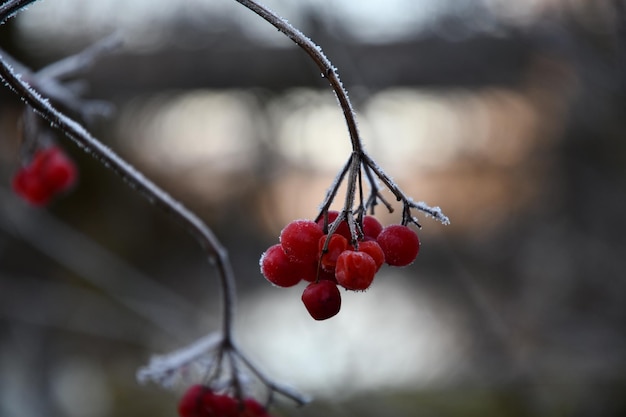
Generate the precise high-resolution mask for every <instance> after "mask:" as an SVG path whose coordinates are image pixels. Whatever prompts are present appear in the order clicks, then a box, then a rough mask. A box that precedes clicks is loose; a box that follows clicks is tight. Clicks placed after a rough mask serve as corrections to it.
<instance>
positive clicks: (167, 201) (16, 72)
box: [0, 0, 306, 404]
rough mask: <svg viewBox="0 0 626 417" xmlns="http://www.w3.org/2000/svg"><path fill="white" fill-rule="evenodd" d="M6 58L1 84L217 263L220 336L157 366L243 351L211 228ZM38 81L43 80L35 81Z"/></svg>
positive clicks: (230, 279)
mask: <svg viewBox="0 0 626 417" xmlns="http://www.w3.org/2000/svg"><path fill="white" fill-rule="evenodd" d="M34 1H35V0H26V1H25V0H9V1H6V2H4V3H3V4H2V5H0V22H2V23H4V22H5V21H6V20H7V19H9V18H10V17H12V16H14V15H15V14H16V13H17V12H19V11H20V10H22V9H23V8H24V7H25V6H27V5H28V4H31V3H33V2H34ZM101 49H102V48H100V47H95V48H93V49H91V50H89V53H88V54H93V55H97V54H95V53H94V52H98V53H99V51H100V50H101ZM103 49H106V48H103ZM82 58H83V56H80V55H79V56H78V58H76V57H74V59H69V60H68V61H66V62H65V63H63V65H58V66H54V67H52V68H48V69H47V70H46V71H44V73H43V74H44V77H45V76H46V74H52V75H55V76H58V75H62V74H68V73H71V72H72V71H73V70H75V69H76V70H77V69H80V68H82V67H84V63H85V61H84V60H83V59H82ZM8 59H10V58H8V56H7V54H6V53H0V78H2V80H3V82H4V83H5V85H6V86H7V87H9V89H11V90H12V91H13V92H15V93H16V94H17V95H18V96H19V97H20V98H21V99H22V101H24V103H26V104H27V105H28V106H30V107H31V108H32V109H33V110H34V111H35V112H36V113H37V114H38V115H40V116H41V117H43V118H44V119H45V120H47V121H48V122H49V123H50V124H51V125H52V126H54V127H55V128H56V129H58V130H59V131H61V132H62V133H63V134H64V135H65V136H66V137H67V138H69V139H70V140H71V141H73V142H74V143H75V144H76V145H77V146H79V147H80V148H82V149H83V150H85V152H87V153H88V154H90V155H91V156H93V157H94V158H96V160H98V161H100V162H101V163H102V164H103V165H104V166H105V167H107V168H109V169H111V170H112V171H113V172H114V173H116V174H117V175H118V176H120V177H121V178H122V179H123V180H124V181H125V182H126V183H127V184H129V185H130V186H131V187H132V188H133V189H135V190H137V191H139V192H140V193H141V194H142V195H143V196H144V197H146V198H147V199H148V201H150V202H151V203H152V204H154V205H156V206H157V207H159V208H160V209H162V210H163V211H164V212H166V213H167V214H169V215H170V216H171V217H172V218H174V219H175V220H176V221H178V222H179V223H181V224H182V225H183V227H185V228H186V229H187V230H188V231H189V232H190V233H191V234H192V235H193V236H194V237H195V238H196V240H197V241H198V243H199V244H200V246H201V247H202V248H203V249H204V250H205V252H206V253H207V256H208V257H209V259H210V260H211V261H212V264H213V265H214V266H215V267H216V269H217V272H218V277H219V282H220V285H221V289H222V328H221V330H220V332H219V340H218V341H217V342H215V343H217V346H216V347H215V346H213V343H214V342H213V340H214V339H213V338H212V337H207V338H204V339H201V340H200V341H199V342H198V343H196V344H192V345H191V346H190V347H188V348H183V349H182V350H180V351H177V352H176V353H175V354H173V355H172V356H163V357H161V360H159V359H157V360H156V362H154V363H156V364H157V365H156V368H157V369H158V368H159V367H160V368H161V369H162V370H161V373H162V372H166V371H165V370H164V369H165V368H168V367H169V368H172V367H176V366H177V365H181V363H185V361H184V360H181V358H187V359H188V360H189V361H192V360H193V359H195V358H196V357H199V356H202V355H203V354H204V353H202V354H201V352H202V351H206V350H211V349H212V348H216V349H217V351H218V352H220V354H219V357H220V358H222V357H223V354H224V353H226V354H228V355H232V356H233V357H241V356H240V355H241V353H240V349H239V347H238V346H237V345H236V344H235V340H234V329H233V327H234V322H233V320H234V314H235V303H236V291H235V278H234V273H233V269H232V265H231V263H230V260H229V257H228V252H227V251H226V249H225V248H224V247H223V246H222V244H221V243H220V241H219V240H218V239H217V237H216V236H215V235H214V233H213V232H212V230H211V229H209V228H208V227H207V226H206V224H204V222H203V221H202V220H201V219H200V218H199V217H198V216H197V215H196V214H194V213H193V212H191V211H190V210H189V209H187V208H186V207H185V206H184V205H183V204H182V203H180V202H179V201H177V200H176V199H174V198H173V197H171V196H170V195H169V194H168V193H167V192H165V191H164V190H163V189H162V188H160V187H159V186H158V185H156V184H155V183H153V182H152V181H151V180H149V179H148V178H146V177H145V176H144V175H143V174H142V173H140V172H139V171H137V170H136V169H135V168H134V167H133V166H132V165H130V164H129V163H128V162H127V161H126V160H124V159H122V158H121V157H120V156H119V155H117V154H116V153H115V152H113V151H112V150H111V149H109V148H108V147H106V146H105V145H104V144H103V143H102V142H101V141H99V140H98V139H97V138H96V137H94V136H93V135H91V134H90V133H89V132H88V131H87V130H86V129H85V128H84V127H83V126H82V125H81V124H80V123H78V122H76V121H75V120H73V119H72V118H71V117H69V116H67V115H66V114H64V113H63V112H61V111H59V110H58V109H57V107H56V105H55V104H54V103H53V101H51V97H46V98H44V96H42V94H45V91H47V92H50V91H52V92H53V94H54V91H58V90H55V89H54V88H48V90H46V88H45V86H44V88H43V90H44V91H37V86H36V85H34V84H33V83H32V81H31V80H32V79H33V77H32V73H29V72H28V70H27V69H26V68H25V67H24V66H23V65H21V64H19V63H18V62H16V61H15V60H12V63H9V62H8ZM20 71H23V72H24V73H23V74H21V73H20ZM34 79H36V77H34ZM29 81H31V82H29ZM39 87H42V86H41V85H39ZM60 101H63V100H60ZM209 342H211V343H209ZM185 352H186V353H185ZM205 353H210V352H205ZM244 358H245V357H244ZM242 361H244V362H245V363H248V367H249V368H251V369H252V370H253V371H254V373H255V374H256V375H257V376H259V375H263V374H259V371H258V368H256V367H253V366H250V364H249V362H248V361H247V360H244V359H242ZM159 364H160V365H159ZM235 366H236V365H235V364H234V363H232V365H231V368H232V369H234V368H235ZM150 369H153V368H151V367H148V368H145V369H144V372H143V373H142V374H141V375H143V376H144V377H146V378H147V377H148V376H150V375H152V376H154V377H155V378H156V376H157V375H158V374H159V372H157V371H150ZM240 377H241V376H240V375H239V373H238V372H235V373H234V375H233V378H240ZM261 380H262V382H263V383H265V384H266V385H267V386H268V388H269V389H270V391H272V392H273V391H275V392H278V393H280V394H284V395H285V396H287V397H288V398H291V399H292V400H293V401H295V402H296V403H298V404H303V403H305V402H306V399H305V398H304V397H303V396H301V395H300V394H298V393H297V392H295V391H292V390H289V389H282V387H281V385H279V384H276V383H273V382H270V381H271V380H270V379H269V378H268V377H265V376H264V375H263V378H261ZM235 384H236V385H240V381H239V380H237V381H235Z"/></svg>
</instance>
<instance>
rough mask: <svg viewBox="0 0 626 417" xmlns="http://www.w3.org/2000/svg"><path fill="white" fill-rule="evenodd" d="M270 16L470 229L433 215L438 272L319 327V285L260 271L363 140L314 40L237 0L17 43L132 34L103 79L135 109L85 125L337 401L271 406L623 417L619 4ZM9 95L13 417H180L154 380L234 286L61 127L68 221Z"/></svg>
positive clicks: (31, 47)
mask: <svg viewBox="0 0 626 417" xmlns="http://www.w3.org/2000/svg"><path fill="white" fill-rule="evenodd" d="M265 3H267V5H268V6H270V7H272V8H273V9H275V10H276V11H277V12H279V13H280V14H281V15H283V16H284V17H285V18H287V19H288V20H289V21H290V22H291V23H293V24H294V25H296V26H297V27H298V28H300V29H301V30H302V31H304V32H305V33H306V34H307V35H308V36H310V37H311V38H312V39H313V40H315V41H316V42H317V43H318V44H320V45H321V46H322V48H323V49H324V51H325V52H326V54H327V56H328V57H329V58H330V59H331V60H332V61H333V63H334V64H335V66H336V67H338V69H339V72H340V75H341V77H342V80H343V81H344V84H345V85H346V87H347V88H348V89H349V91H350V95H351V98H352V99H353V101H354V103H355V106H356V108H357V113H358V119H359V124H360V128H361V131H362V134H363V136H364V140H365V142H366V147H367V149H368V150H369V152H370V154H371V155H372V156H373V157H374V159H376V160H377V161H378V163H379V164H380V165H381V166H382V167H383V168H384V169H385V170H386V171H387V172H388V173H389V174H390V175H392V176H393V178H394V179H395V180H396V181H397V183H398V184H399V185H400V186H401V188H402V189H403V190H404V191H405V192H406V193H407V194H409V195H411V196H413V198H414V199H415V200H418V201H419V200H424V201H426V202H427V203H429V204H431V205H437V206H441V207H442V209H443V210H444V212H445V213H446V214H447V215H448V216H449V217H450V219H451V222H452V223H451V224H450V225H449V226H443V225H441V224H439V223H437V222H435V221H433V220H432V219H428V218H424V217H422V223H423V226H424V227H423V228H422V230H421V232H420V236H421V239H422V249H421V253H420V255H419V258H418V261H417V262H416V263H415V264H413V265H411V266H410V267H407V268H404V269H391V268H384V269H383V270H382V271H381V272H380V274H379V276H378V277H377V279H376V281H375V283H374V285H373V287H372V288H371V289H370V290H368V291H367V292H365V293H356V294H352V293H345V297H344V303H343V308H342V311H341V313H340V314H339V315H338V316H337V317H335V318H333V319H331V320H328V321H325V322H319V323H318V322H314V321H313V320H312V319H311V318H310V317H309V316H308V314H307V313H306V311H305V310H304V308H303V307H302V305H301V302H300V293H301V291H302V288H303V286H298V287H296V288H291V289H278V288H274V287H272V286H271V285H269V284H268V283H267V282H266V281H265V280H264V279H263V278H262V276H261V275H260V273H259V271H258V259H259V256H260V254H261V253H262V252H263V251H264V250H265V249H266V248H267V247H268V246H269V245H271V244H273V243H274V242H276V240H277V237H278V234H279V232H280V229H281V228H282V226H283V225H284V224H286V223H287V222H289V221H290V220H292V219H295V218H312V217H314V216H315V215H316V214H317V211H318V205H319V204H320V203H321V201H322V199H323V197H324V195H325V190H326V188H327V187H328V186H329V185H330V182H331V181H332V178H333V177H334V175H335V173H336V172H337V170H339V169H340V168H341V166H342V165H343V163H344V161H345V160H346V159H347V157H348V155H349V152H350V148H349V140H348V136H347V131H346V129H345V124H344V122H343V120H342V116H341V112H340V110H339V108H338V107H337V105H336V101H335V98H334V96H333V94H332V91H331V90H330V88H329V87H328V86H327V84H326V81H325V80H324V79H323V78H322V77H321V76H320V74H319V71H318V70H317V68H316V67H315V66H314V65H313V64H312V63H311V62H310V61H309V60H308V58H307V57H306V55H305V54H304V53H303V52H302V51H301V50H299V49H298V48H297V47H295V46H294V45H292V44H291V43H290V42H289V41H288V40H287V39H286V38H284V37H282V36H281V35H280V34H279V33H277V32H276V30H275V29H273V28H272V27H270V26H269V25H268V24H267V23H265V22H264V21H262V20H261V19H260V18H258V17H256V16H255V15H253V14H252V13H251V12H249V11H248V10H246V9H244V8H243V7H241V6H240V5H238V4H236V3H235V2H232V1H226V0H220V1H217V0H216V1H208V0H204V1H200V0H186V1H184V2H171V1H156V0H133V1H132V2H127V1H122V0H100V1H97V2H96V1H92V2H85V1H80V0H48V1H45V2H38V3H36V4H34V5H33V6H31V7H30V8H29V10H27V11H26V12H24V13H22V14H20V15H19V16H18V17H17V18H16V19H13V20H11V21H10V22H9V23H8V24H5V25H4V26H3V27H2V28H0V29H1V30H0V42H1V44H2V47H3V48H4V49H5V50H7V51H9V52H10V53H11V54H12V55H13V56H14V57H16V58H17V59H19V60H20V61H22V62H23V63H24V64H26V65H28V66H29V67H31V68H33V69H37V68H41V67H42V66H44V65H46V64H48V63H50V62H53V61H55V60H58V59H60V58H62V57H64V56H67V55H69V54H72V53H75V52H77V51H79V50H80V49H82V48H84V47H85V46H87V45H89V44H90V43H92V42H94V41H96V40H98V39H101V38H102V37H104V36H107V35H109V34H111V33H117V34H118V35H119V36H121V38H122V39H123V40H124V43H123V46H122V47H121V48H120V49H119V50H117V51H116V52H115V53H112V54H110V55H108V56H106V57H103V58H102V59H100V60H99V61H98V62H97V63H96V65H95V66H94V67H93V68H92V69H90V70H89V71H88V72H87V73H86V74H85V76H84V80H86V81H87V82H88V83H89V86H90V90H89V94H88V96H89V97H91V98H95V99H103V100H106V101H108V102H110V103H112V104H114V105H115V107H116V112H115V113H114V115H113V116H111V117H109V118H101V119H97V120H94V121H93V122H91V123H90V124H89V125H88V128H89V130H90V131H91V132H93V133H94V134H95V135H96V136H97V137H99V138H100V139H101V140H102V141H103V142H105V143H106V144H107V145H109V146H110V147H111V148H113V149H114V150H115V151H116V152H118V153H119V154H121V155H122V156H124V157H125V158H127V159H128V160H129V161H130V162H131V163H132V164H133V165H135V166H136V167H137V168H138V169H140V170H142V171H143V172H144V173H145V174H146V175H147V176H149V177H150V178H152V179H154V181H155V182H157V183H158V184H160V185H161V186H163V187H164V188H165V189H166V190H167V191H168V192H169V193H171V194H172V195H174V196H175V197H177V198H179V199H180V200H182V201H183V202H184V203H185V204H186V205H187V206H188V207H190V208H191V209H193V210H194V211H195V212H196V213H198V215H199V216H200V217H202V219H204V220H205V221H206V222H207V224H208V225H209V226H210V227H211V228H213V229H214V231H215V232H216V234H217V235H218V236H219V237H220V239H221V240H222V242H223V243H224V245H225V246H226V247H227V248H228V249H229V251H230V255H231V258H232V261H233V264H234V268H235V271H236V274H237V279H238V295H239V303H238V308H237V313H238V315H237V329H236V331H237V334H238V337H239V339H240V340H241V342H242V344H243V346H244V347H245V349H246V351H247V352H248V353H249V355H250V356H251V357H253V358H254V359H255V360H257V361H258V363H259V364H260V366H261V368H263V369H264V370H265V371H266V372H267V373H268V374H270V375H272V376H273V377H274V378H276V379H278V380H280V381H281V382H285V383H289V384H291V385H293V386H294V387H297V388H298V389H300V390H301V391H303V392H306V393H309V394H311V395H313V397H314V398H315V401H314V402H313V403H312V404H311V405H309V406H307V407H304V408H301V409H297V408H295V407H293V406H292V404H290V403H288V402H285V401H279V402H278V404H277V407H276V408H275V409H274V411H275V413H276V414H277V415H280V416H320V415H323V416H351V415H360V416H381V415H385V416H482V417H485V416H618V415H626V327H625V326H626V320H625V319H626V256H625V255H626V237H625V236H626V218H625V216H624V214H625V213H626V142H625V141H624V129H625V127H626V118H625V116H626V114H625V109H626V96H625V92H626V89H625V87H626V84H625V82H626V66H625V64H626V61H625V53H626V44H625V42H626V20H625V15H624V10H625V6H624V4H623V2H622V1H620V0H604V1H596V0H532V1H530V0H525V1H517V2H509V1H503V0H462V1H461V0H455V1H451V0H447V1H443V0H385V1H375V0H368V1H366V0H361V1H358V2H356V1H349V0H327V1H323V2H320V1H313V0H306V1H305V0H299V1H285V0H274V1H269V0H267V1H266V2H265ZM0 104H1V107H0V415H2V416H6V417H14V416H19V417H28V416H44V415H45V416H50V417H54V416H69V417H79V416H80V417H104V416H115V417H117V416H151V417H159V416H173V415H175V414H176V412H175V404H176V401H177V398H178V395H179V393H180V390H181V389H182V388H183V387H182V386H181V387H178V390H176V389H175V390H173V391H167V390H163V389H162V388H161V387H158V386H154V385H145V386H142V385H139V384H138V383H137V381H136V378H135V373H136V370H137V369H138V368H139V367H140V366H142V365H144V364H145V363H146V362H147V361H148V359H149V358H150V356H151V355H152V354H155V353H163V352H168V351H170V350H174V349H177V348H179V347H181V346H184V345H185V344H187V343H190V342H192V341H193V340H195V339H197V338H199V337H201V336H203V335H205V334H206V333H208V332H210V331H211V330H214V329H216V328H217V327H218V325H219V317H218V316H217V315H218V314H219V311H220V299H219V289H218V286H217V283H216V281H217V279H216V273H215V271H214V270H213V269H212V267H211V266H210V265H209V264H208V263H207V262H206V259H205V255H204V254H203V253H202V251H201V250H200V248H199V247H198V245H197V244H196V243H195V241H194V240H193V239H192V238H191V236H190V235H189V234H188V233H187V232H186V231H185V230H183V229H181V228H180V227H179V225H178V224H177V223H176V222H175V221H173V220H172V219H171V218H169V217H168V216H166V215H164V214H163V213H161V212H160V211H159V210H158V209H157V208H155V207H153V206H152V205H151V204H150V203H149V202H147V201H146V200H144V199H143V198H142V197H141V196H139V195H138V194H137V193H135V192H134V191H133V190H132V189H130V188H129V187H128V186H126V184H124V183H123V181H121V180H120V179H119V178H117V177H116V176H115V175H114V174H112V173H111V172H110V171H108V170H107V169H106V168H105V167H103V166H102V165H101V164H99V163H98V161H97V160H95V159H93V158H91V157H90V156H89V155H87V154H85V153H84V152H82V150H80V149H78V148H77V147H75V146H74V145H73V144H72V143H70V142H69V141H68V140H67V139H65V138H63V137H59V138H57V140H58V143H59V144H60V146H63V147H64V148H65V149H66V150H67V152H68V153H69V154H71V155H72V157H73V158H74V159H75V161H76V163H77V164H78V165H79V168H80V173H81V174H80V181H79V184H78V185H77V187H76V188H75V189H74V190H73V192H72V193H70V194H68V195H67V196H65V197H63V198H61V199H59V200H57V201H55V202H54V204H52V205H51V207H49V208H47V209H34V208H31V207H28V206H27V205H26V204H25V203H23V202H22V201H20V200H19V199H18V198H17V197H16V196H14V195H13V194H12V193H11V191H10V180H11V176H12V174H13V173H14V172H15V170H16V169H17V168H18V167H19V165H20V163H21V161H20V133H19V129H18V120H19V117H20V114H21V112H22V111H23V108H22V107H21V104H20V102H19V100H18V99H17V98H16V97H15V96H14V95H13V94H12V93H10V92H8V90H6V89H5V90H3V91H2V92H1V93H0ZM339 200H342V199H341V198H340V199H339ZM339 200H338V203H339V204H340V201H339ZM336 207H337V206H336ZM378 215H379V217H380V219H381V221H382V222H383V223H385V224H390V223H394V222H398V221H399V214H398V213H397V212H396V213H392V214H389V213H384V212H383V210H382V208H381V209H380V210H379V212H378Z"/></svg>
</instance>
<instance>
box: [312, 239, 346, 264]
mask: <svg viewBox="0 0 626 417" xmlns="http://www.w3.org/2000/svg"><path fill="white" fill-rule="evenodd" d="M326 240H328V248H327V249H326V252H325V253H324V252H323V249H324V245H325V244H326ZM346 249H348V240H347V239H346V238H345V237H343V236H341V235H338V234H333V235H331V236H330V239H328V235H324V236H322V237H321V238H320V241H319V256H320V263H321V265H322V268H324V269H325V270H327V271H334V270H335V265H336V264H337V258H338V257H339V255H341V252H343V251H345V250H346Z"/></svg>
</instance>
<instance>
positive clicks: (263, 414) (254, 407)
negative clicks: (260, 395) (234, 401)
mask: <svg viewBox="0 0 626 417" xmlns="http://www.w3.org/2000/svg"><path fill="white" fill-rule="evenodd" d="M238 417H271V416H270V415H269V414H268V413H267V410H266V409H265V407H263V405H261V404H260V403H259V402H258V401H257V400H255V399H254V398H246V399H245V400H244V402H243V410H242V411H240V412H239V414H238Z"/></svg>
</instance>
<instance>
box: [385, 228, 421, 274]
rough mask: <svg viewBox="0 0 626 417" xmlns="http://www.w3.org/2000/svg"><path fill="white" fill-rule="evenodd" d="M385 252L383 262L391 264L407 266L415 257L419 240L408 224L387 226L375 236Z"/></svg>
mask: <svg viewBox="0 0 626 417" xmlns="http://www.w3.org/2000/svg"><path fill="white" fill-rule="evenodd" d="M376 241H377V242H378V244H379V245H380V247H381V249H382V250H383V252H384V254H385V262H386V263H387V264H389V265H392V266H407V265H409V264H411V263H412V262H413V261H414V260H415V258H416V257H417V253H418V252H419V248H420V241H419V238H418V237H417V233H415V232H414V231H413V230H412V229H410V228H409V227H408V226H403V225H400V224H394V225H391V226H387V227H386V228H384V229H383V231H382V232H380V234H379V235H378V237H377V238H376Z"/></svg>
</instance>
